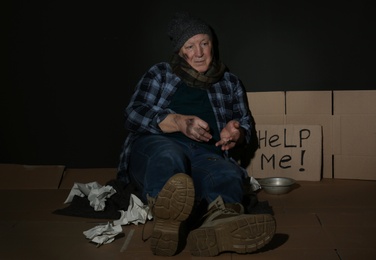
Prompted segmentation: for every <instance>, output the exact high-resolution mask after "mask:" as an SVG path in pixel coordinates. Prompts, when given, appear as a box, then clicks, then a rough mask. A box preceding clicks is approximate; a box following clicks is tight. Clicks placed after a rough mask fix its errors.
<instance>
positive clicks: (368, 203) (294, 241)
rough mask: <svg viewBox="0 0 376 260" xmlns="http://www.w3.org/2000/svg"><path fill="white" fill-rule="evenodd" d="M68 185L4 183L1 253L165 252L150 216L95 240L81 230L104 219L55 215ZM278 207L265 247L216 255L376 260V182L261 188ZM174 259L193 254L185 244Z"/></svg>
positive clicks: (93, 255)
mask: <svg viewBox="0 0 376 260" xmlns="http://www.w3.org/2000/svg"><path fill="white" fill-rule="evenodd" d="M69 191H70V190H69V189H56V190H55V189H29V190H0V196H1V198H2V200H1V209H0V230H1V232H0V259H2V260H4V259H142V260H146V259H166V257H158V256H153V255H152V254H151V251H150V249H149V242H148V241H147V242H143V241H142V239H141V236H142V232H144V236H148V234H150V232H151V225H152V222H148V223H147V224H146V225H138V226H136V225H128V226H123V233H122V234H121V236H119V237H118V238H117V239H116V240H115V241H114V242H112V243H110V244H107V245H102V246H100V247H98V248H97V247H96V246H95V245H94V244H92V243H90V242H89V241H88V240H87V239H86V238H85V236H84V235H83V233H82V232H83V231H85V230H88V229H90V228H92V227H94V226H96V225H97V224H98V223H100V222H105V221H103V220H97V219H87V218H80V217H71V216H62V215H55V214H52V213H51V212H52V211H53V210H55V209H59V208H63V207H64V204H63V202H64V201H65V199H66V197H67V195H68V194H69ZM258 198H259V200H260V201H265V200H267V201H268V202H269V204H270V205H271V206H272V207H273V210H274V212H275V218H276V221H277V230H276V234H275V236H274V238H273V240H272V241H271V243H270V244H268V245H267V246H266V247H264V248H263V249H262V250H260V251H259V252H255V253H253V254H248V255H237V254H232V253H225V254H221V255H219V256H217V257H215V258H214V259H233V260H239V259H304V260H307V259H320V260H323V259H342V260H346V259H376V181H361V180H332V179H323V180H322V181H320V182H298V183H297V185H296V187H295V188H294V190H292V191H291V192H290V193H288V194H285V195H269V194H266V193H265V192H264V191H260V192H259V193H258ZM173 258H174V259H213V258H212V257H208V258H204V257H200V258H197V257H193V256H191V255H190V253H189V251H188V249H185V250H184V251H183V252H181V253H180V254H179V255H177V256H175V257H173Z"/></svg>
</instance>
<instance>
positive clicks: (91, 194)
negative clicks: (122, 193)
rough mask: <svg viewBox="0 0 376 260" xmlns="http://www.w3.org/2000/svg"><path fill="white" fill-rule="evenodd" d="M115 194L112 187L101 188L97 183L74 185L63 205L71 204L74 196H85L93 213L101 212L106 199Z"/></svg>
mask: <svg viewBox="0 0 376 260" xmlns="http://www.w3.org/2000/svg"><path fill="white" fill-rule="evenodd" d="M115 193H116V190H115V189H114V188H113V187H112V186H110V185H106V186H102V185H100V184H99V183H98V182H89V183H86V184H83V183H74V185H73V188H72V189H71V191H70V193H69V195H68V197H67V199H66V200H65V202H64V203H65V204H66V203H70V202H72V200H73V197H74V196H80V197H85V196H87V198H88V200H89V201H90V206H92V207H93V208H94V210H95V211H103V210H104V208H105V206H106V199H107V198H109V197H111V196H112V195H113V194H115Z"/></svg>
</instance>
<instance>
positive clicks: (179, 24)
mask: <svg viewBox="0 0 376 260" xmlns="http://www.w3.org/2000/svg"><path fill="white" fill-rule="evenodd" d="M201 33H202V34H208V35H210V37H212V31H211V29H210V27H209V25H207V24H206V23H205V22H204V21H202V20H201V19H199V18H198V17H193V16H191V15H190V14H188V13H186V12H183V13H176V14H175V16H174V17H173V18H172V20H171V21H170V23H169V25H168V29H167V34H168V36H169V37H170V40H171V42H172V47H173V50H174V52H178V51H179V50H180V48H181V47H182V46H183V45H184V43H185V42H186V41H187V40H188V39H189V38H191V37H193V36H195V35H196V34H201Z"/></svg>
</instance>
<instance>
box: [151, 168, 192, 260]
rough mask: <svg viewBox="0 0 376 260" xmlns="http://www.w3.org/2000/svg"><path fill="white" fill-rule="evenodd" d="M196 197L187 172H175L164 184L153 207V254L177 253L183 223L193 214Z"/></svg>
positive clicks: (166, 254) (170, 254)
mask: <svg viewBox="0 0 376 260" xmlns="http://www.w3.org/2000/svg"><path fill="white" fill-rule="evenodd" d="M194 199H195V191H194V185H193V181H192V179H191V177H190V176H188V175H187V174H184V173H178V174H175V175H174V176H172V177H171V178H170V179H169V180H168V181H167V182H166V184H165V185H164V186H163V188H162V190H161V191H160V192H159V194H158V197H157V199H156V201H155V204H154V207H153V215H154V221H155V224H154V228H153V233H152V236H151V250H152V252H153V254H155V255H161V256H172V255H175V254H176V252H177V250H178V247H179V238H180V237H179V233H180V228H181V224H182V222H184V221H185V220H187V218H188V217H189V215H190V214H191V212H192V208H193V204H194Z"/></svg>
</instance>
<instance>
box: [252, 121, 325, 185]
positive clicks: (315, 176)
mask: <svg viewBox="0 0 376 260" xmlns="http://www.w3.org/2000/svg"><path fill="white" fill-rule="evenodd" d="M256 131H257V138H258V145H259V148H258V150H257V151H256V153H255V156H254V158H253V159H252V161H251V164H250V165H249V167H248V169H247V170H248V173H249V175H250V176H253V177H254V178H266V177H289V178H293V179H295V180H307V181H319V180H321V169H322V127H321V126H320V125H257V128H256Z"/></svg>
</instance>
